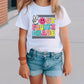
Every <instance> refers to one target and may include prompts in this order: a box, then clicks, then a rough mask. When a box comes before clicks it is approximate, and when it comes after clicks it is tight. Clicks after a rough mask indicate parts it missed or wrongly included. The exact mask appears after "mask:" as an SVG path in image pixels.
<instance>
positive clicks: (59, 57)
mask: <svg viewBox="0 0 84 84" xmlns="http://www.w3.org/2000/svg"><path fill="white" fill-rule="evenodd" d="M52 59H53V61H56V62H58V63H59V62H62V53H57V54H56V53H54V54H53V56H52Z"/></svg>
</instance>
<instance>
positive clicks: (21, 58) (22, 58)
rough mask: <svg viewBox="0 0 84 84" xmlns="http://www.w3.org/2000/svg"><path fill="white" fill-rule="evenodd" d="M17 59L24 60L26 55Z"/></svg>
mask: <svg viewBox="0 0 84 84" xmlns="http://www.w3.org/2000/svg"><path fill="white" fill-rule="evenodd" d="M18 60H21V61H22V60H26V57H19V58H18Z"/></svg>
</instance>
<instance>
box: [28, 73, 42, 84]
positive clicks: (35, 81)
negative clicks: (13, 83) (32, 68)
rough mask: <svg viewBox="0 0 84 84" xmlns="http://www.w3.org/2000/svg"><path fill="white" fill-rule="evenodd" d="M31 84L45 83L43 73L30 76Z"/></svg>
mask: <svg viewBox="0 0 84 84" xmlns="http://www.w3.org/2000/svg"><path fill="white" fill-rule="evenodd" d="M29 79H30V84H43V73H42V74H40V75H37V76H29Z"/></svg>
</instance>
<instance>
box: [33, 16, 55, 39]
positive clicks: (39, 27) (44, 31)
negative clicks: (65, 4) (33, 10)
mask: <svg viewBox="0 0 84 84" xmlns="http://www.w3.org/2000/svg"><path fill="white" fill-rule="evenodd" d="M32 22H33V24H32V38H55V15H33V19H32Z"/></svg>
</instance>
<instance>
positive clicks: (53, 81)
mask: <svg viewBox="0 0 84 84" xmlns="http://www.w3.org/2000/svg"><path fill="white" fill-rule="evenodd" d="M45 77H46V80H47V84H62V76H60V77H58V78H57V77H56V76H55V77H50V76H47V75H45Z"/></svg>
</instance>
